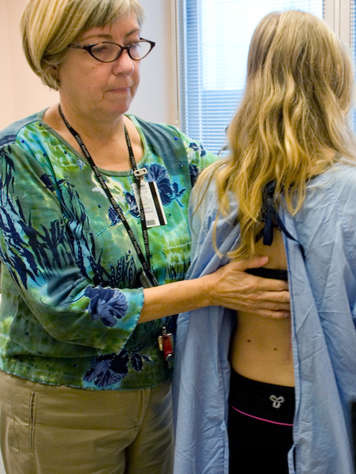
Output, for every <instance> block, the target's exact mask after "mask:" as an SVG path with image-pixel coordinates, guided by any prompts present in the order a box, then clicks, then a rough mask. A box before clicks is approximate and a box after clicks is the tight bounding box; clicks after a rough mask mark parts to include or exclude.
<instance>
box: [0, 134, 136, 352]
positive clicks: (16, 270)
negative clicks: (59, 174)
mask: <svg viewBox="0 0 356 474" xmlns="http://www.w3.org/2000/svg"><path fill="white" fill-rule="evenodd" d="M45 171H46V170H44V168H43V167H42V165H41V164H39V162H38V160H36V158H35V157H34V156H33V153H32V152H31V150H29V149H26V144H23V143H19V142H16V141H15V142H14V143H11V144H6V145H3V146H2V148H0V191H1V194H0V196H1V197H0V258H1V261H2V263H3V264H4V265H5V266H6V267H7V269H8V271H9V273H10V274H11V276H12V278H13V280H14V282H15V283H16V285H17V288H18V291H19V293H20V295H21V297H22V299H23V301H24V302H25V304H26V305H27V307H28V308H29V310H30V312H31V313H32V315H33V316H34V317H35V318H36V320H37V321H38V323H39V324H40V325H41V326H42V328H43V329H44V330H45V331H46V332H47V333H48V334H49V335H50V336H51V337H52V338H54V339H56V340H57V341H61V342H66V343H72V344H78V345H84V346H87V347H91V348H94V349H97V350H99V351H100V352H101V353H103V354H105V353H108V354H109V353H113V352H119V351H120V350H121V349H122V348H123V346H124V345H125V343H126V341H127V339H128V338H129V336H130V335H131V333H132V332H133V330H134V329H135V327H136V326H137V324H138V320H139V317H140V313H141V309H142V306H143V289H142V288H138V289H118V288H110V287H105V288H104V287H101V286H99V285H97V284H95V282H93V279H91V278H90V276H89V275H88V274H87V271H86V268H87V263H88V259H90V258H91V254H90V252H89V251H88V252H86V248H85V243H86V244H87V249H88V248H89V246H90V244H91V242H90V236H89V235H88V236H87V241H85V240H84V245H78V242H79V234H80V238H81V239H83V236H85V235H86V234H85V227H86V225H87V223H86V222H85V213H84V212H82V211H83V210H82V209H81V208H80V206H78V205H74V204H73V205H72V206H70V207H68V208H65V201H63V200H61V199H60V196H59V195H58V192H59V189H60V186H57V184H58V183H54V182H53V178H52V177H50V175H49V174H48V173H46V172H45ZM54 184H55V185H54ZM66 192H67V193H68V199H71V197H72V198H73V202H74V201H75V199H74V194H75V192H74V190H71V189H70V188H68V189H67V190H66ZM71 192H72V193H73V196H71Z"/></svg>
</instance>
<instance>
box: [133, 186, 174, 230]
mask: <svg viewBox="0 0 356 474" xmlns="http://www.w3.org/2000/svg"><path fill="white" fill-rule="evenodd" d="M132 186H133V190H134V193H135V198H136V202H137V203H138V202H139V197H138V192H137V185H136V184H133V185H132ZM140 186H141V199H142V205H143V210H144V213H145V218H146V225H147V228H150V227H158V226H160V225H166V224H167V219H166V215H165V213H164V209H163V205H162V201H161V196H160V195H159V191H158V188H157V184H156V183H155V181H145V180H144V179H141V180H140Z"/></svg>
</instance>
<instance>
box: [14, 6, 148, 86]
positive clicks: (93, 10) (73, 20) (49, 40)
mask: <svg viewBox="0 0 356 474" xmlns="http://www.w3.org/2000/svg"><path fill="white" fill-rule="evenodd" d="M128 13H135V14H136V16H137V20H138V22H139V24H140V25H141V24H142V21H143V9H142V7H141V5H140V4H139V3H138V0H29V1H28V3H27V5H26V7H25V10H24V12H23V14H22V18H21V32H22V43H23V48H24V52H25V56H26V59H27V61H28V63H29V65H30V66H31V68H32V70H33V71H34V72H35V73H36V74H37V75H38V76H39V77H40V78H41V79H42V81H43V82H44V84H46V85H47V86H49V87H50V88H52V89H55V90H57V89H58V88H59V82H58V74H57V73H56V69H57V67H58V66H59V65H60V64H61V62H62V60H63V57H64V55H65V53H66V50H67V48H68V46H69V45H70V44H71V43H73V41H75V40H76V39H77V38H78V37H79V36H80V35H81V34H82V33H84V32H85V31H87V30H89V29H90V28H94V27H103V26H106V25H108V24H111V23H113V22H114V21H115V20H117V19H118V18H119V17H121V16H124V15H126V14H128Z"/></svg>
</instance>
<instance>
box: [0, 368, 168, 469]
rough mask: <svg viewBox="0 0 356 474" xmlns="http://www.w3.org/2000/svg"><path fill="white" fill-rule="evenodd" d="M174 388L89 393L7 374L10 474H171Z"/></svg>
mask: <svg viewBox="0 0 356 474" xmlns="http://www.w3.org/2000/svg"><path fill="white" fill-rule="evenodd" d="M171 409H172V408H171V392H170V384H169V383H168V382H167V383H164V384H162V385H160V386H159V387H156V388H152V389H142V390H128V391H88V390H80V389H72V388H68V387H63V386H60V387H52V386H48V385H42V384H37V383H32V382H29V381H26V380H23V379H20V378H18V377H13V376H10V375H7V374H4V373H3V372H0V410H1V411H0V422H1V450H2V454H3V458H4V465H5V469H6V473H7V474H124V473H125V474H170V473H171V472H172V467H171V465H172V450H173V447H172V445H173V443H172V422H171V420H172V416H171Z"/></svg>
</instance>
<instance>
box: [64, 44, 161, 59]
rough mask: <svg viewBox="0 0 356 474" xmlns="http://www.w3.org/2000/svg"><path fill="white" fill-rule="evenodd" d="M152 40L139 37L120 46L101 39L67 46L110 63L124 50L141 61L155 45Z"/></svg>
mask: <svg viewBox="0 0 356 474" xmlns="http://www.w3.org/2000/svg"><path fill="white" fill-rule="evenodd" d="M155 45H156V43H155V42H154V41H150V40H146V39H144V38H140V40H139V41H135V43H132V44H129V45H128V46H121V44H118V43H113V42H111V41H103V42H101V43H94V44H88V45H85V46H81V45H80V44H70V45H69V48H76V49H84V50H85V51H87V52H88V53H89V54H90V56H92V57H93V58H94V59H96V60H97V61H100V62H102V63H112V62H114V61H116V60H117V59H119V57H120V56H121V55H122V52H123V51H124V50H126V51H127V54H128V55H129V56H130V58H131V59H133V60H134V61H141V59H143V58H145V57H146V56H147V55H148V54H149V53H150V52H151V51H152V49H153V48H154V47H155Z"/></svg>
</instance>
